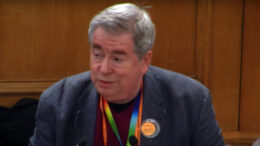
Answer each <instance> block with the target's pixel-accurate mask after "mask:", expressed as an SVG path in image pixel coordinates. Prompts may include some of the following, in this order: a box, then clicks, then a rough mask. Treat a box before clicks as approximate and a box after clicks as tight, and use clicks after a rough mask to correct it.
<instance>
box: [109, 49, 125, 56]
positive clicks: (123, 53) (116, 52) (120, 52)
mask: <svg viewBox="0 0 260 146" xmlns="http://www.w3.org/2000/svg"><path fill="white" fill-rule="evenodd" d="M112 53H113V54H117V55H126V52H125V51H121V50H114V51H112Z"/></svg>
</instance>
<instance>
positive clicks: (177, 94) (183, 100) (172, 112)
mask: <svg viewBox="0 0 260 146" xmlns="http://www.w3.org/2000/svg"><path fill="white" fill-rule="evenodd" d="M98 97H99V96H98V93H97V91H96V89H95V88H94V85H93V83H92V82H91V80H90V72H85V73H81V74H78V75H75V76H71V77H68V78H65V79H63V80H61V81H59V82H57V83H56V84H54V85H53V86H52V87H50V88H49V89H47V90H46V91H45V92H44V93H43V94H42V96H41V98H40V102H39V106H38V111H37V116H36V128H35V132H34V135H33V136H32V137H31V139H30V144H29V146H75V145H77V144H78V143H85V146H92V145H93V140H94V135H95V120H96V109H97V105H98V102H97V101H98ZM146 119H154V120H156V121H157V122H158V123H159V126H160V132H159V134H158V135H157V136H155V137H154V138H147V137H145V136H144V135H141V146H159V145H160V146H224V142H223V138H222V135H221V130H220V128H219V127H218V124H217V122H216V119H215V113H214V110H213V107H212V104H211V97H210V93H209V91H208V89H207V88H206V87H204V86H203V85H202V84H200V83H199V82H197V81H195V80H193V79H191V78H189V77H186V76H184V75H181V74H178V73H174V72H170V71H167V70H164V69H160V68H157V67H153V66H150V67H149V70H148V72H147V73H146V74H145V76H144V102H143V114H142V121H144V120H146Z"/></svg>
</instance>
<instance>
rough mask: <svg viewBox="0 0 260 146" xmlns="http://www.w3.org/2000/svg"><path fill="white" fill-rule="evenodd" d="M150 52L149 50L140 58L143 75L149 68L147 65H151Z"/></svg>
mask: <svg viewBox="0 0 260 146" xmlns="http://www.w3.org/2000/svg"><path fill="white" fill-rule="evenodd" d="M152 55H153V53H152V51H151V50H149V51H148V52H147V53H146V54H145V55H144V56H143V58H142V72H143V74H145V73H146V72H147V70H148V68H149V65H150V64H151V61H152Z"/></svg>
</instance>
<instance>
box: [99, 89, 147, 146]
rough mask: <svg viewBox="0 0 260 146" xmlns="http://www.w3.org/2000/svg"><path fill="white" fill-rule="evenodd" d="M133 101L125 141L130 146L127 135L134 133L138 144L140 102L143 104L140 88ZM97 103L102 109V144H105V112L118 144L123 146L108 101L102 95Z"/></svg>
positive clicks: (140, 115) (140, 113) (140, 114)
mask: <svg viewBox="0 0 260 146" xmlns="http://www.w3.org/2000/svg"><path fill="white" fill-rule="evenodd" d="M134 102H135V103H134V109H133V112H132V115H131V120H130V126H129V131H128V136H127V143H126V145H127V146H131V145H130V142H129V137H130V136H133V135H135V137H136V138H137V140H138V145H140V125H141V117H142V104H143V93H142V88H141V91H140V92H139V94H138V96H137V98H136V99H135V101H134ZM99 105H100V109H101V111H102V128H103V139H104V145H105V146H107V127H106V120H105V114H106V116H107V119H108V122H109V124H110V126H111V127H112V129H113V132H114V133H115V135H116V137H117V139H118V141H119V143H120V146H123V143H122V141H121V138H120V135H119V132H118V130H117V127H116V123H115V120H114V118H113V115H112V113H111V110H110V108H109V105H108V102H107V101H106V100H105V99H104V98H103V97H102V96H101V98H100V104H99Z"/></svg>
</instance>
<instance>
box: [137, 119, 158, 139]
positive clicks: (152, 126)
mask: <svg viewBox="0 0 260 146" xmlns="http://www.w3.org/2000/svg"><path fill="white" fill-rule="evenodd" d="M141 132H142V134H143V135H144V136H145V137H147V138H154V137H155V136H157V135H158V134H159V132H160V126H159V124H158V122H157V121H155V120H154V119H147V120H144V121H143V123H142V126H141Z"/></svg>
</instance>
